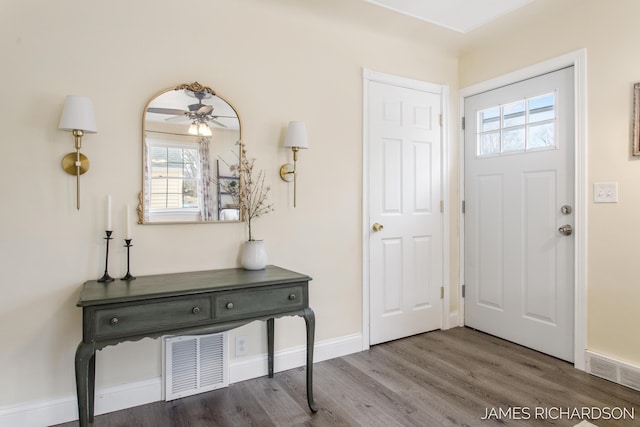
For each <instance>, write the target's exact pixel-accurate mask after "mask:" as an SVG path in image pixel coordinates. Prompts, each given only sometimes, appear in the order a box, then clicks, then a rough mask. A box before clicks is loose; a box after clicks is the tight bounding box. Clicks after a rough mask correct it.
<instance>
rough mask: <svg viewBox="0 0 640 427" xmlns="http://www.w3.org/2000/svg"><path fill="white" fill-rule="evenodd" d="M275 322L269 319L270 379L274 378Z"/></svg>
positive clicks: (268, 351)
mask: <svg viewBox="0 0 640 427" xmlns="http://www.w3.org/2000/svg"><path fill="white" fill-rule="evenodd" d="M274 324H275V320H274V319H273V318H271V319H267V365H268V372H269V378H273V333H274Z"/></svg>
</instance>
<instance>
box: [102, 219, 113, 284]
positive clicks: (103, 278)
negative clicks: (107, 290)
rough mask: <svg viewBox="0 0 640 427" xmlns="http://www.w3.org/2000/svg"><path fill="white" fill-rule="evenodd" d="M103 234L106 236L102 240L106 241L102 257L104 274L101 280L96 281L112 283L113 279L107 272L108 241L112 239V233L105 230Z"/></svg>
mask: <svg viewBox="0 0 640 427" xmlns="http://www.w3.org/2000/svg"><path fill="white" fill-rule="evenodd" d="M105 233H106V235H107V236H106V237H105V238H104V240H106V241H107V245H106V246H107V250H106V251H105V257H104V274H103V275H102V277H101V278H99V279H98V282H113V281H114V280H115V279H114V278H113V277H111V276H109V272H108V271H107V270H108V269H109V240H111V239H112V237H111V234H112V233H113V231H111V230H106V231H105Z"/></svg>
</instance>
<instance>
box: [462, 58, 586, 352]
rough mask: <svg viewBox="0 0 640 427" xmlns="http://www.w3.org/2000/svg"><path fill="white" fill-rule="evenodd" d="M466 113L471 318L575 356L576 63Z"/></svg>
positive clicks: (474, 100) (468, 101) (489, 97)
mask: <svg viewBox="0 0 640 427" xmlns="http://www.w3.org/2000/svg"><path fill="white" fill-rule="evenodd" d="M464 111H465V122H466V123H465V138H464V143H465V182H464V191H465V215H464V221H465V222H464V227H465V241H464V248H465V253H464V259H465V266H464V272H465V277H464V284H465V291H466V295H465V324H466V325H468V326H470V327H473V328H476V329H479V330H481V331H484V332H487V333H490V334H493V335H496V336H499V337H502V338H505V339H507V340H510V341H513V342H516V343H518V344H522V345H524V346H527V347H530V348H533V349H535V350H538V351H541V352H544V353H547V354H550V355H552V356H555V357H558V358H561V359H564V360H568V361H573V358H574V351H573V345H574V262H573V260H574V237H573V236H572V235H571V230H570V228H571V227H572V225H574V214H575V212H574V209H575V203H574V199H575V197H574V150H575V147H574V85H573V67H569V68H565V69H562V70H559V71H555V72H552V73H549V74H545V75H542V76H539V77H535V78H532V79H528V80H525V81H522V82H519V83H514V84H511V85H508V86H504V87H501V88H498V89H494V90H491V91H488V92H484V93H481V94H478V95H474V96H471V97H468V98H465V104H464Z"/></svg>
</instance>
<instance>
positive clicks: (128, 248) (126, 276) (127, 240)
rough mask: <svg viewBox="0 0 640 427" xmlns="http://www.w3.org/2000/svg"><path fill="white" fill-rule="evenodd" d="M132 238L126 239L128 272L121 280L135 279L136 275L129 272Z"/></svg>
mask: <svg viewBox="0 0 640 427" xmlns="http://www.w3.org/2000/svg"><path fill="white" fill-rule="evenodd" d="M131 240H133V239H124V243H125V245H124V247H125V248H127V274H125V275H124V277H122V278H121V279H120V280H135V279H136V277H135V276H132V275H131V273H130V272H129V251H130V249H131V246H133V245H132V244H131Z"/></svg>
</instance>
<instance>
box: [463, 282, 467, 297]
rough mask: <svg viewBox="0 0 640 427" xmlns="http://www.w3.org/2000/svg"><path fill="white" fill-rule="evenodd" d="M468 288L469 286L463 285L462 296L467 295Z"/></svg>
mask: <svg viewBox="0 0 640 427" xmlns="http://www.w3.org/2000/svg"><path fill="white" fill-rule="evenodd" d="M466 289H467V287H466V286H465V285H462V298H464V297H465V293H466Z"/></svg>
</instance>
